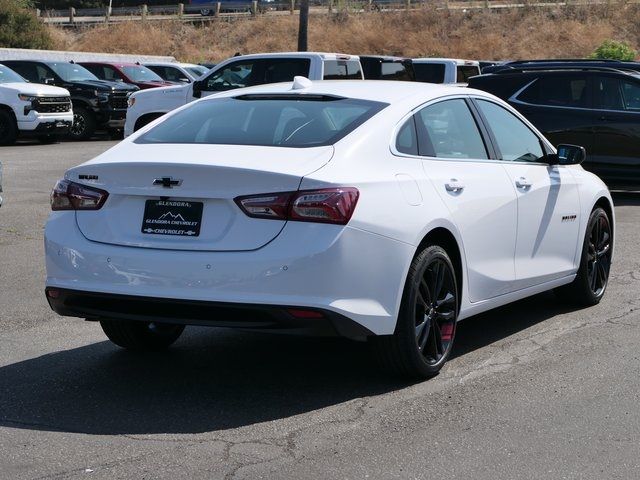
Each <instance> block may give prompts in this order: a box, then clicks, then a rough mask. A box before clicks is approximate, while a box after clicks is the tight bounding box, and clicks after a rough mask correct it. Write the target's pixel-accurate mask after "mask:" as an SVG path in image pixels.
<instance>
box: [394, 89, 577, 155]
mask: <svg viewBox="0 0 640 480" xmlns="http://www.w3.org/2000/svg"><path fill="white" fill-rule="evenodd" d="M456 99H463V100H465V99H477V100H486V101H488V102H492V103H494V104H496V105H498V106H500V107H502V108H505V106H504V105H502V104H501V103H498V102H496V101H494V100H493V99H492V98H491V97H485V96H482V95H474V94H467V95H463V94H460V95H446V96H444V97H438V98H434V99H431V100H429V101H427V102H424V103H422V104H420V105H418V106H417V107H415V108H413V109H412V110H411V111H409V113H407V114H405V115H404V116H403V117H402V118H401V119H400V121H399V122H398V123H396V126H395V127H394V128H393V130H392V134H391V141H390V143H389V149H390V151H391V154H392V155H393V156H394V157H401V158H412V159H415V160H437V161H441V162H452V161H453V162H473V163H499V164H501V165H504V164H508V165H541V166H545V167H549V166H550V165H549V164H548V163H544V162H524V161H515V160H499V159H495V158H486V159H485V158H445V157H427V156H426V155H411V154H408V153H403V152H399V151H398V149H397V148H396V142H397V138H398V133H399V131H400V129H401V128H402V127H403V126H404V124H405V122H406V121H407V120H409V119H410V118H411V117H412V116H414V115H415V114H416V113H417V112H418V111H420V110H422V109H423V108H427V107H429V106H431V105H434V104H436V103H440V102H443V101H447V100H456ZM506 110H507V111H508V112H511V113H514V114H515V115H516V118H518V119H519V120H521V121H522V122H523V123H524V124H525V126H527V127H528V128H529V129H530V130H531V132H532V133H533V134H534V135H535V136H536V137H538V138H539V139H540V140H541V141H543V142H544V143H545V145H546V146H547V147H550V148H551V150H552V151H555V150H556V149H555V147H554V146H553V145H551V143H550V142H549V141H548V140H547V139H546V138H545V137H544V135H542V134H541V133H540V132H538V130H537V129H536V128H535V127H534V126H533V125H532V124H531V123H530V122H529V121H528V120H527V119H526V118H524V117H523V116H522V114H520V113H519V112H518V111H517V110H516V109H514V108H513V107H511V106H510V105H507V108H506ZM470 112H471V110H470ZM471 114H472V115H473V112H471ZM479 133H480V135H481V136H482V132H479ZM416 134H417V133H416ZM484 140H485V139H484V137H483V141H484ZM489 141H490V139H489ZM553 166H554V167H555V166H559V167H564V166H566V165H553Z"/></svg>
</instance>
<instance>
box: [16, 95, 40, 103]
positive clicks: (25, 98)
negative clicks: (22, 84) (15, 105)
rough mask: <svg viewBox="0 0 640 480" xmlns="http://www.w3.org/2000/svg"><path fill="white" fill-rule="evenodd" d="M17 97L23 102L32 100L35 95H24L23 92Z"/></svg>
mask: <svg viewBox="0 0 640 480" xmlns="http://www.w3.org/2000/svg"><path fill="white" fill-rule="evenodd" d="M18 98H19V99H20V100H22V101H23V102H33V101H34V100H35V99H36V98H37V97H35V96H33V95H25V94H24V93H19V94H18Z"/></svg>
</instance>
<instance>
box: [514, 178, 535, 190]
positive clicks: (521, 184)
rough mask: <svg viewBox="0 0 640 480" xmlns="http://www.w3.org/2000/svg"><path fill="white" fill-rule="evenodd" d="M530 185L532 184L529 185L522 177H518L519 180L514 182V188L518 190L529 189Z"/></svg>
mask: <svg viewBox="0 0 640 480" xmlns="http://www.w3.org/2000/svg"><path fill="white" fill-rule="evenodd" d="M531 185H533V183H531V182H530V181H529V180H527V179H526V178H524V177H520V178H519V179H517V180H516V187H518V188H525V189H526V188H529V187H531Z"/></svg>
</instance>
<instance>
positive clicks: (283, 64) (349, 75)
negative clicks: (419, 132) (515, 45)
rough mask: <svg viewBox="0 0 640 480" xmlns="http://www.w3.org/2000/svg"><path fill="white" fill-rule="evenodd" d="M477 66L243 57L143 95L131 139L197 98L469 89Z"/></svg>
mask: <svg viewBox="0 0 640 480" xmlns="http://www.w3.org/2000/svg"><path fill="white" fill-rule="evenodd" d="M479 74H480V66H479V63H478V62H476V61H471V60H456V59H447V58H434V59H426V58H424V59H409V58H400V57H387V56H377V55H360V56H356V55H346V54H339V53H310V52H289V53H263V54H254V55H239V56H235V57H231V58H230V59H228V60H225V61H224V62H221V63H219V64H217V65H216V66H215V67H214V68H212V69H211V70H209V72H208V73H207V74H206V75H203V76H202V77H200V78H199V79H198V80H197V81H194V82H193V83H191V84H186V85H181V86H170V87H167V88H162V89H154V90H151V91H145V92H137V93H135V94H133V95H132V96H131V98H130V99H129V110H128V111H127V121H126V124H125V136H128V135H131V134H132V133H133V132H135V131H137V130H139V129H140V128H142V127H144V126H145V125H147V124H148V123H150V122H152V121H154V120H155V119H157V118H159V117H160V116H162V115H164V114H165V113H167V112H170V111H171V110H173V109H175V108H178V107H181V106H183V105H186V104H187V103H189V102H192V101H193V100H195V99H197V98H201V97H204V96H207V95H211V94H214V93H220V92H224V91H227V90H233V89H236V88H244V87H250V86H255V85H262V84H268V83H278V82H289V81H292V80H293V79H294V77H296V76H303V77H306V78H308V79H310V80H362V79H367V80H405V81H419V82H429V83H464V82H466V81H467V80H468V78H469V77H470V76H473V75H479Z"/></svg>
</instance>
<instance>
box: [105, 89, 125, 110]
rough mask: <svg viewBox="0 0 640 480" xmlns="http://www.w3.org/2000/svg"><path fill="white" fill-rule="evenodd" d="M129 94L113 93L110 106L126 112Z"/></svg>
mask: <svg viewBox="0 0 640 480" xmlns="http://www.w3.org/2000/svg"><path fill="white" fill-rule="evenodd" d="M127 98H128V92H123V93H112V94H111V96H110V97H109V105H110V106H111V108H113V109H114V110H126V109H127Z"/></svg>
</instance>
